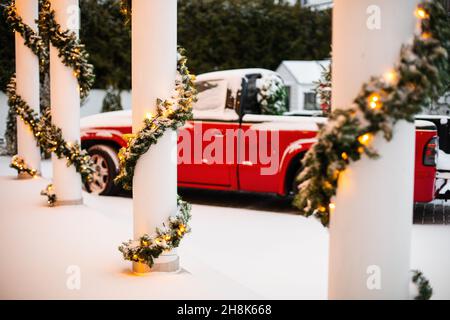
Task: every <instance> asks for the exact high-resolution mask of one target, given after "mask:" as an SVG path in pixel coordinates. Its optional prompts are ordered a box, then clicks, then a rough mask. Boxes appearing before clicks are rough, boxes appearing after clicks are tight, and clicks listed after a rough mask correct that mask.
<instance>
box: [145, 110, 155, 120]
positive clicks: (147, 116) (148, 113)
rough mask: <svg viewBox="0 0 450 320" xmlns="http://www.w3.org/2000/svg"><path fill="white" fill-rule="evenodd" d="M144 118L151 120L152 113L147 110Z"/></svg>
mask: <svg viewBox="0 0 450 320" xmlns="http://www.w3.org/2000/svg"><path fill="white" fill-rule="evenodd" d="M145 118H146V119H148V120H152V119H153V113H151V112H147V113H146V114H145Z"/></svg>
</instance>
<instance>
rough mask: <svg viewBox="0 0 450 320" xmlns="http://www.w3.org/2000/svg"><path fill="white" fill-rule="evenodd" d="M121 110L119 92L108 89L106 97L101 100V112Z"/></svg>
mask: <svg viewBox="0 0 450 320" xmlns="http://www.w3.org/2000/svg"><path fill="white" fill-rule="evenodd" d="M119 110H123V107H122V99H121V97H120V91H119V90H114V89H113V88H112V87H109V88H108V90H107V91H106V95H105V97H104V98H103V103H102V112H111V111H119Z"/></svg>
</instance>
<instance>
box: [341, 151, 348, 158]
mask: <svg viewBox="0 0 450 320" xmlns="http://www.w3.org/2000/svg"><path fill="white" fill-rule="evenodd" d="M341 158H342V159H344V160H348V154H347V152H342V154H341Z"/></svg>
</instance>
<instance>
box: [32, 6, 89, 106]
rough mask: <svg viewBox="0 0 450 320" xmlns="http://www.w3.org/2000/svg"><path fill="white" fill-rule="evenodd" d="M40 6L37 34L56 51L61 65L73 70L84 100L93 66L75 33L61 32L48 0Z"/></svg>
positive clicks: (87, 92)
mask: <svg viewBox="0 0 450 320" xmlns="http://www.w3.org/2000/svg"><path fill="white" fill-rule="evenodd" d="M40 6H41V10H40V11H39V20H38V21H39V32H40V34H41V35H42V37H43V39H46V40H47V41H50V43H51V44H52V45H53V46H54V47H55V48H57V49H58V52H59V57H60V58H61V61H62V63H63V64H64V65H65V66H67V67H69V68H71V69H72V70H73V74H74V76H75V77H76V78H77V80H78V89H79V92H80V97H81V99H84V98H86V97H87V96H88V95H89V92H90V90H91V88H92V86H93V85H94V81H95V74H94V66H93V65H92V64H90V63H89V62H88V59H89V54H88V53H87V51H86V49H85V46H84V44H82V43H81V41H80V39H79V38H78V36H77V34H76V33H75V32H73V31H71V30H65V31H62V29H61V25H60V24H58V22H56V18H55V11H54V10H53V9H52V8H51V4H50V1H49V0H40Z"/></svg>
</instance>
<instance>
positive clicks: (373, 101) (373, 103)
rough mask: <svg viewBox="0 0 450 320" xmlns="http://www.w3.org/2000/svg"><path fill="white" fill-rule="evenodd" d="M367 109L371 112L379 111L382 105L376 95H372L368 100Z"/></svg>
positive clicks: (378, 96)
mask: <svg viewBox="0 0 450 320" xmlns="http://www.w3.org/2000/svg"><path fill="white" fill-rule="evenodd" d="M368 100H369V107H370V108H371V109H373V110H375V109H380V108H381V106H382V105H383V104H382V103H381V96H380V95H379V94H378V93H372V94H371V95H370V96H369V98H368Z"/></svg>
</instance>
